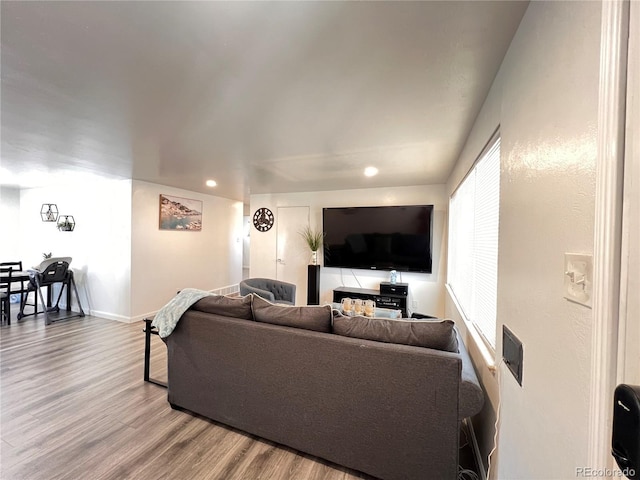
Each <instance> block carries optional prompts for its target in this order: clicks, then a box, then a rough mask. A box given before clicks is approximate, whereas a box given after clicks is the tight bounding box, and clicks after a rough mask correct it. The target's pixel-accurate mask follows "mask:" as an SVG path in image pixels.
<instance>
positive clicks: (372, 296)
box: [333, 283, 409, 318]
mask: <svg viewBox="0 0 640 480" xmlns="http://www.w3.org/2000/svg"><path fill="white" fill-rule="evenodd" d="M385 285H387V284H385ZM393 285H394V288H397V291H398V292H399V293H380V290H373V289H369V288H352V287H338V288H336V289H334V290H333V301H334V303H340V302H341V301H342V299H343V298H346V297H348V298H361V299H363V300H373V301H374V302H376V307H378V308H391V309H394V310H401V311H402V317H403V318H407V317H408V315H407V295H408V291H409V285H408V284H406V283H394V284H393ZM383 290H387V289H386V288H385V289H383Z"/></svg>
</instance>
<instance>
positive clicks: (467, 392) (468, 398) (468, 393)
mask: <svg viewBox="0 0 640 480" xmlns="http://www.w3.org/2000/svg"><path fill="white" fill-rule="evenodd" d="M456 334H457V335H458V350H459V352H460V359H461V360H462V371H461V372H460V405H459V409H458V415H459V417H460V419H463V418H467V417H471V416H472V415H475V414H476V413H478V412H479V411H480V410H481V409H482V405H483V404H484V391H483V390H482V387H481V386H480V381H479V380H478V376H477V375H476V371H475V369H474V367H473V362H472V361H471V357H470V356H469V352H468V351H467V348H466V347H465V345H464V342H463V341H462V337H461V336H460V333H459V332H457V330H456Z"/></svg>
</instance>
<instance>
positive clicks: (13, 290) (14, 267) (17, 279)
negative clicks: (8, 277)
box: [0, 260, 28, 301]
mask: <svg viewBox="0 0 640 480" xmlns="http://www.w3.org/2000/svg"><path fill="white" fill-rule="evenodd" d="M0 268H11V269H12V270H13V275H12V281H11V282H9V284H8V286H9V295H11V294H13V293H15V294H17V293H19V294H20V301H22V297H23V295H24V294H25V293H26V291H27V290H26V288H25V286H24V282H26V281H28V276H26V274H23V275H20V277H17V275H16V273H17V272H22V261H21V260H20V261H17V262H0ZM14 283H15V288H14V286H13V285H12V284H14ZM18 283H19V284H20V288H18ZM2 286H3V287H5V286H6V285H5V282H4V279H3V280H2Z"/></svg>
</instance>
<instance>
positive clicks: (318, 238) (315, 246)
mask: <svg viewBox="0 0 640 480" xmlns="http://www.w3.org/2000/svg"><path fill="white" fill-rule="evenodd" d="M300 235H302V238H304V241H305V242H306V243H307V246H308V247H309V249H310V250H311V263H312V264H313V265H317V264H318V250H320V247H322V242H323V240H324V235H325V234H324V232H322V231H321V230H314V229H312V228H311V227H310V226H308V225H307V226H306V227H305V228H304V230H302V231H301V232H300Z"/></svg>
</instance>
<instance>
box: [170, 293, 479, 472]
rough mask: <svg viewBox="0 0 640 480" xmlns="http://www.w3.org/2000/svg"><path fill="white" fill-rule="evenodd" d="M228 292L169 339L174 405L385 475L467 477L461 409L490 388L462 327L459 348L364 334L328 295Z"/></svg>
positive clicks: (474, 405) (204, 304)
mask: <svg viewBox="0 0 640 480" xmlns="http://www.w3.org/2000/svg"><path fill="white" fill-rule="evenodd" d="M220 299H226V297H218V300H216V299H215V298H214V299H211V297H208V298H205V299H203V300H201V301H199V302H198V303H196V304H195V305H194V306H193V307H192V308H191V309H190V310H188V311H187V312H186V313H185V314H184V315H183V316H182V317H181V318H180V321H179V322H178V325H177V326H176V329H175V330H174V331H173V333H172V334H171V335H169V336H168V337H167V338H165V339H164V340H165V342H166V344H167V349H168V400H169V402H170V404H171V405H172V407H174V408H180V409H185V410H189V411H191V412H194V413H196V414H199V415H202V416H205V417H208V418H210V419H212V420H214V421H216V422H220V423H223V424H226V425H229V426H231V427H235V428H237V429H240V430H243V431H246V432H248V433H251V434H254V435H257V436H260V437H263V438H265V439H268V440H271V441H274V442H277V443H280V444H282V445H286V446H288V447H291V448H293V449H296V450H299V451H301V452H306V453H308V454H311V455H314V456H317V457H321V458H323V459H326V460H329V461H331V462H334V463H336V464H339V465H343V466H345V467H348V468H351V469H355V470H359V471H362V472H364V473H367V474H369V475H372V476H374V477H379V478H381V479H385V480H394V479H420V480H425V479H438V480H441V479H452V480H453V479H456V478H457V468H458V448H459V432H460V425H461V421H462V420H463V419H464V418H465V417H468V416H471V415H474V414H476V413H478V412H479V411H480V409H481V407H482V404H483V393H482V390H481V388H480V385H479V383H478V379H477V377H476V374H475V372H474V369H473V366H472V364H471V361H470V358H469V356H468V354H467V351H466V350H465V348H464V344H463V343H462V341H460V338H459V336H457V332H456V331H455V330H454V340H457V343H458V345H457V346H456V347H455V348H457V349H458V350H459V351H458V352H455V353H454V352H448V351H439V350H435V349H431V348H424V347H418V346H412V345H400V344H394V343H386V342H380V341H373V340H367V339H362V338H354V337H353V335H354V331H348V330H349V329H350V326H351V325H355V323H349V322H350V319H346V321H345V319H344V318H342V319H334V320H333V322H332V312H331V308H330V307H328V306H325V307H286V306H276V305H270V304H268V302H265V301H264V300H258V299H257V298H254V299H253V300H252V296H248V297H246V298H245V299H236V300H234V301H233V302H231V300H222V306H221V305H220V304H218V303H216V302H219V301H221V300H220ZM230 302H231V303H233V305H231V306H229V305H228V304H229V303H230ZM258 304H259V305H260V308H259V309H258ZM264 304H267V305H264ZM309 309H315V310H309ZM309 312H311V313H309ZM327 314H328V315H329V323H328V326H327V324H326V323H325V320H324V318H325V316H326V315H327ZM300 316H302V317H300ZM306 316H310V317H313V318H312V321H311V322H309V321H308V318H307V317H306ZM297 318H302V320H300V321H299V320H297ZM271 320H273V322H272V321H271ZM338 320H339V321H338ZM364 321H365V322H368V321H369V320H367V319H365V320H364ZM376 321H377V320H376ZM385 321H386V322H394V320H389V319H385ZM297 322H299V323H297ZM340 322H342V323H340ZM395 322H397V321H395ZM447 322H450V321H447ZM275 323H280V324H275ZM405 323H408V322H405ZM425 323H426V322H425ZM287 324H288V325H296V326H301V327H303V328H296V327H294V326H286V325H287ZM339 325H342V327H340V328H342V334H337V333H331V331H332V330H334V329H338V328H339ZM345 325H346V326H347V327H346V331H345ZM385 325H386V324H385ZM410 327H411V328H412V330H411V332H413V327H414V326H410ZM427 327H429V326H428V325H427ZM386 328H387V327H384V328H383V330H384V329H386ZM327 330H328V331H327ZM411 332H410V333H411ZM375 334H376V333H375V332H374V335H375ZM411 335H413V333H411ZM411 335H410V336H411ZM400 337H402V335H400ZM407 341H408V342H409V343H411V342H412V341H413V340H412V339H411V338H409V340H407Z"/></svg>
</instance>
